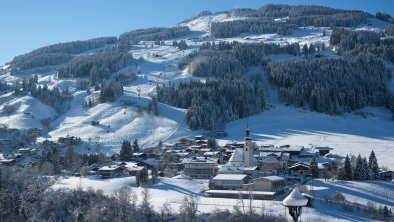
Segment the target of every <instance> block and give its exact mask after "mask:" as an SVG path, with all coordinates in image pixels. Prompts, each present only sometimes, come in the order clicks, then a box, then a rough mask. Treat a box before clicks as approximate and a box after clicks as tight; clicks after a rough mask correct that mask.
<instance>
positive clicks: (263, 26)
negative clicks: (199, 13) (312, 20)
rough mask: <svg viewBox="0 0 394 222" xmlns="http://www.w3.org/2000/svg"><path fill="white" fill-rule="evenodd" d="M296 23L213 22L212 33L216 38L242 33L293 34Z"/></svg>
mask: <svg viewBox="0 0 394 222" xmlns="http://www.w3.org/2000/svg"><path fill="white" fill-rule="evenodd" d="M296 28H297V26H296V25H293V24H288V23H282V22H274V21H270V20H265V19H263V20H261V19H253V20H234V21H226V22H214V23H212V24H211V35H212V37H215V38H231V37H236V36H238V35H240V34H242V33H249V34H269V33H277V34H279V35H292V34H293V32H294V30H295V29H296Z"/></svg>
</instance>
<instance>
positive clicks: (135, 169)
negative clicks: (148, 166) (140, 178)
mask: <svg viewBox="0 0 394 222" xmlns="http://www.w3.org/2000/svg"><path fill="white" fill-rule="evenodd" d="M126 169H127V170H129V171H140V170H142V169H144V167H143V166H135V165H134V166H126Z"/></svg>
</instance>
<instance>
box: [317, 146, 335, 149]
mask: <svg viewBox="0 0 394 222" xmlns="http://www.w3.org/2000/svg"><path fill="white" fill-rule="evenodd" d="M313 149H314V150H333V149H334V148H331V147H328V146H317V147H314V148H313Z"/></svg>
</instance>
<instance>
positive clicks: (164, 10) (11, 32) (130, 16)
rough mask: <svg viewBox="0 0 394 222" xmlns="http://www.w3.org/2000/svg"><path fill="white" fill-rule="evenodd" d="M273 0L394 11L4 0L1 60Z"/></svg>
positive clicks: (237, 3) (189, 0) (366, 0)
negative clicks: (274, 6) (280, 5)
mask: <svg viewBox="0 0 394 222" xmlns="http://www.w3.org/2000/svg"><path fill="white" fill-rule="evenodd" d="M267 3H285V4H291V5H297V4H305V5H311V4H314V5H325V6H330V7H335V8H345V9H360V10H364V11H368V12H371V13H375V12H376V11H384V12H388V13H390V14H391V15H394V0H298V1H295V0H275V1H273V0H270V1H269V0H268V1H267V0H259V1H258V0H167V1H161V0H143V1H140V0H62V1H61V0H56V1H53V0H35V1H30V0H25V1H22V0H1V1H0V8H1V11H0V28H1V32H0V65H2V64H4V63H6V62H8V61H10V60H11V59H12V58H13V57H14V56H16V55H20V54H23V53H26V52H29V51H31V50H33V49H35V48H38V47H42V46H45V45H49V44H54V43H59V42H65V41H73V40H84V39H89V38H95V37H102V36H118V35H119V34H121V33H122V32H125V31H129V30H132V29H136V28H145V27H153V26H156V27H158V26H170V25H174V24H176V23H178V22H179V21H182V20H184V19H186V18H188V17H191V16H194V15H196V14H198V13H199V12H200V11H202V10H210V11H212V12H216V11H222V10H227V9H231V8H237V7H243V8H246V7H247V8H259V7H261V6H262V5H264V4H267Z"/></svg>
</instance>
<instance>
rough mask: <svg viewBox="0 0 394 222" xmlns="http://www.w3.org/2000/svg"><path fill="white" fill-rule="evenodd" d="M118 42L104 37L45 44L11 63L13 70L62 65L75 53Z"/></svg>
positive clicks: (114, 38) (15, 71)
mask: <svg viewBox="0 0 394 222" xmlns="http://www.w3.org/2000/svg"><path fill="white" fill-rule="evenodd" d="M116 42H117V38H116V37H102V38H95V39H90V40H86V41H74V42H66V43H58V44H54V45H49V46H45V47H42V48H39V49H36V50H33V51H32V52H29V53H26V54H24V55H20V56H16V57H15V58H14V59H13V60H12V61H11V62H10V63H9V64H11V67H12V68H13V69H12V70H13V72H14V73H17V71H18V70H26V69H30V68H35V67H41V66H54V65H60V64H63V63H66V62H68V61H70V60H71V59H72V58H73V55H75V54H79V53H82V52H85V51H88V50H92V49H96V48H100V47H103V46H105V45H108V44H114V43H116Z"/></svg>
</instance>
